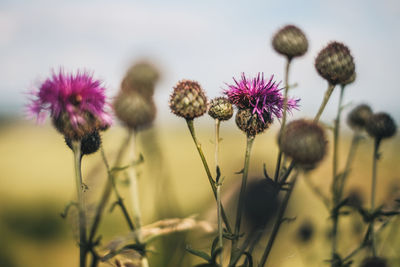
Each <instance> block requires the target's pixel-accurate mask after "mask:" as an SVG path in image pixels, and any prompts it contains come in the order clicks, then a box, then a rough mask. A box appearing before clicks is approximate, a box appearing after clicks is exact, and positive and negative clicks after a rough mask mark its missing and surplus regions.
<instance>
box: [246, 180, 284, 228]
mask: <svg viewBox="0 0 400 267" xmlns="http://www.w3.org/2000/svg"><path fill="white" fill-rule="evenodd" d="M278 194H279V185H278V184H277V183H275V182H274V181H273V180H271V179H266V178H262V179H257V180H251V181H250V182H249V185H248V186H247V188H246V194H245V198H244V214H245V218H246V220H247V221H248V222H249V223H250V224H251V225H252V226H253V227H262V226H265V225H266V224H267V223H268V222H269V220H270V219H271V218H272V217H273V216H274V215H275V212H276V211H277V209H278V206H279V203H278Z"/></svg>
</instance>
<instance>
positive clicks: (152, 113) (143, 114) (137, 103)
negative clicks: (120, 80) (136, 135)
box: [113, 91, 156, 130]
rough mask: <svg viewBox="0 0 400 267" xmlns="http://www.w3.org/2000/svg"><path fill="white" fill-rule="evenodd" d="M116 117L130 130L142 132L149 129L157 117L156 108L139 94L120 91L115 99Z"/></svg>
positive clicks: (150, 100)
mask: <svg viewBox="0 0 400 267" xmlns="http://www.w3.org/2000/svg"><path fill="white" fill-rule="evenodd" d="M113 106H114V111H115V115H116V116H117V117H118V119H120V120H121V121H122V122H123V123H124V124H125V125H126V126H127V127H128V128H131V129H134V130H141V129H145V128H146V127H149V126H150V125H151V124H152V122H153V121H154V119H155V117H156V106H155V104H154V102H153V100H152V99H148V98H146V97H144V96H143V95H141V94H139V93H137V92H124V91H120V92H119V94H118V95H117V97H116V98H115V99H114V103H113Z"/></svg>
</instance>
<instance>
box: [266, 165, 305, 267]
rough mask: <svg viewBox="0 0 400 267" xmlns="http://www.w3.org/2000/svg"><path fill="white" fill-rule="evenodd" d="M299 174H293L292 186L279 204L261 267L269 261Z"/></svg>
mask: <svg viewBox="0 0 400 267" xmlns="http://www.w3.org/2000/svg"><path fill="white" fill-rule="evenodd" d="M297 176H298V172H296V173H295V174H294V175H293V178H292V182H291V186H290V187H289V190H288V191H287V192H286V195H285V198H284V199H283V202H282V204H281V205H280V206H279V209H278V214H277V217H276V220H275V224H274V227H273V229H272V232H271V235H270V237H269V240H268V243H267V246H266V248H265V250H264V253H263V255H262V257H261V260H260V264H259V265H258V266H259V267H263V266H265V264H266V262H267V259H268V255H269V253H270V252H271V249H272V246H273V244H274V241H275V238H276V236H277V235H278V232H279V229H280V227H281V224H282V223H283V222H284V218H283V216H284V215H285V211H286V208H287V206H288V203H289V200H290V197H291V195H292V192H293V189H294V186H295V185H296V181H297Z"/></svg>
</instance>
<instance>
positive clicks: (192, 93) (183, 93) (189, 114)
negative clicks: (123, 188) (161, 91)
mask: <svg viewBox="0 0 400 267" xmlns="http://www.w3.org/2000/svg"><path fill="white" fill-rule="evenodd" d="M169 107H170V109H171V111H172V113H174V114H175V115H177V116H179V117H183V118H185V119H187V120H192V119H194V118H197V117H200V116H202V115H203V114H204V113H206V111H207V97H206V95H205V93H204V91H203V89H202V88H201V86H200V84H199V83H198V82H196V81H190V80H182V81H180V82H178V84H177V85H176V86H175V87H174V91H173V93H172V95H171V97H170V100H169Z"/></svg>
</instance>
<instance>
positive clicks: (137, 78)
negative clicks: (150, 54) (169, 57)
mask: <svg viewBox="0 0 400 267" xmlns="http://www.w3.org/2000/svg"><path fill="white" fill-rule="evenodd" d="M159 77H160V73H159V71H158V70H157V68H156V67H155V66H153V65H152V64H150V63H148V62H146V61H142V62H139V63H136V64H135V65H133V66H132V67H131V68H129V70H128V72H127V73H126V75H125V77H124V79H123V80H122V84H121V90H122V91H125V92H132V91H134V92H137V93H139V94H141V95H143V96H145V97H152V96H153V93H154V88H155V84H156V83H157V81H158V80H159Z"/></svg>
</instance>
